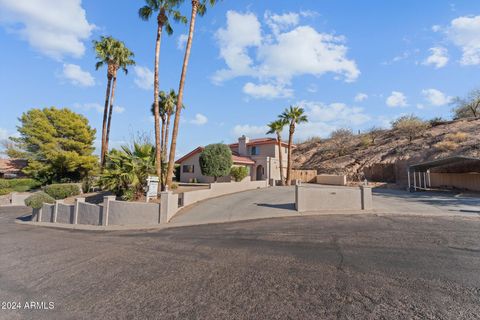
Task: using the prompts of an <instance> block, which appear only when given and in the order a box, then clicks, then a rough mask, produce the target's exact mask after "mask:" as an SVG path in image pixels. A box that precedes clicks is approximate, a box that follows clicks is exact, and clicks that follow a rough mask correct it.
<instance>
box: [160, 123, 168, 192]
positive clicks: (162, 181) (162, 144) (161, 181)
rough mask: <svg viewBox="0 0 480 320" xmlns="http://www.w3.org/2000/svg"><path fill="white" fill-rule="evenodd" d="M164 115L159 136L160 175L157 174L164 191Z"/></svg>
mask: <svg viewBox="0 0 480 320" xmlns="http://www.w3.org/2000/svg"><path fill="white" fill-rule="evenodd" d="M165 130H166V129H165V115H163V116H162V137H161V142H160V144H161V147H162V148H161V151H162V154H161V156H160V158H161V163H162V164H161V166H160V168H161V169H162V170H161V171H160V175H159V176H158V177H159V182H160V188H161V189H160V190H161V191H164V190H165V183H164V176H163V162H164V161H165Z"/></svg>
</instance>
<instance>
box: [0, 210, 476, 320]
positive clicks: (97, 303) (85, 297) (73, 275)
mask: <svg viewBox="0 0 480 320" xmlns="http://www.w3.org/2000/svg"><path fill="white" fill-rule="evenodd" d="M21 212H22V210H21V209H18V210H13V209H0V244H1V246H0V297H1V300H2V301H16V302H17V301H18V302H20V303H21V304H22V305H23V304H24V303H25V302H27V301H37V302H40V301H44V302H46V304H47V305H48V302H53V303H54V309H53V310H20V311H18V310H17V311H13V310H10V311H8V310H0V318H1V319H366V318H368V319H480V271H479V270H480V232H479V230H480V219H479V218H478V217H471V218H469V217H463V218H462V217H450V218H447V217H413V216H375V215H355V216H334V215H330V216H309V217H294V218H276V219H268V220H257V221H246V222H236V223H228V224H221V225H203V226H195V227H185V228H175V229H166V230H157V231H148V232H146V231H145V232H139V231H136V232H126V231H121V232H120V231H116V232H86V231H70V230H58V229H49V228H41V227H34V226H28V225H18V224H15V223H14V222H13V220H14V218H15V217H16V216H18V215H20V214H21Z"/></svg>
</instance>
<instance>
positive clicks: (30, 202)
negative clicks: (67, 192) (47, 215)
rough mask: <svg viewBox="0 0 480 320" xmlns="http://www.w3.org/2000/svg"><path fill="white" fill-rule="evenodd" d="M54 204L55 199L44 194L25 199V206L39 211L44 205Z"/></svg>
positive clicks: (35, 194) (40, 193) (39, 193)
mask: <svg viewBox="0 0 480 320" xmlns="http://www.w3.org/2000/svg"><path fill="white" fill-rule="evenodd" d="M54 202H55V199H53V198H52V197H50V196H49V195H48V194H46V193H45V192H37V193H34V194H32V195H31V196H30V197H28V198H27V199H25V205H26V206H28V207H30V208H33V209H40V208H41V207H42V206H43V204H44V203H54Z"/></svg>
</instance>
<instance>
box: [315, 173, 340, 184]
mask: <svg viewBox="0 0 480 320" xmlns="http://www.w3.org/2000/svg"><path fill="white" fill-rule="evenodd" d="M317 183H318V184H326V185H332V186H346V185H347V176H338V175H330V174H321V175H318V176H317Z"/></svg>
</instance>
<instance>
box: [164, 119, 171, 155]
mask: <svg viewBox="0 0 480 320" xmlns="http://www.w3.org/2000/svg"><path fill="white" fill-rule="evenodd" d="M171 119H172V113H170V112H169V113H168V114H167V125H166V127H165V143H164V144H163V146H164V149H163V158H164V159H166V158H167V150H168V135H169V134H170V120H171Z"/></svg>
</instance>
